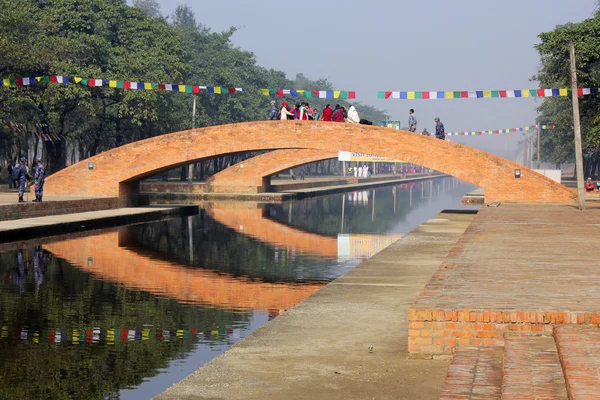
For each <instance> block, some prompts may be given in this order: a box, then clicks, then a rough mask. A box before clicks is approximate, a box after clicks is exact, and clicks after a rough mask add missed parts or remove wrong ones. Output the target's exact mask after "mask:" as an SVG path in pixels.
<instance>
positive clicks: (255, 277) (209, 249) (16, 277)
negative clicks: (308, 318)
mask: <svg viewBox="0 0 600 400" xmlns="http://www.w3.org/2000/svg"><path fill="white" fill-rule="evenodd" d="M472 189H473V186H472V185H469V184H466V183H463V182H461V181H458V180H456V179H454V178H438V179H434V180H429V181H423V182H415V183H410V184H403V185H396V186H389V187H382V188H378V189H374V190H365V191H358V192H350V193H344V194H335V195H329V196H323V197H318V198H309V199H304V200H299V201H293V202H287V203H282V204H268V205H259V204H255V203H235V202H222V203H205V204H201V205H200V207H201V208H200V211H199V213H198V214H197V215H195V216H192V217H180V218H173V219H169V220H164V221H158V222H153V223H148V224H140V225H132V226H125V227H119V228H110V229H105V230H99V231H93V232H87V233H84V234H82V233H78V234H74V235H72V236H69V237H68V238H66V239H61V240H59V241H56V240H52V239H51V238H48V240H47V242H46V243H44V244H43V245H41V246H37V247H28V248H21V249H18V250H15V251H11V252H7V253H1V254H0V323H1V331H0V398H1V399H5V398H6V399H31V398H56V399H63V398H73V399H84V398H85V399H102V398H120V399H140V398H150V397H152V396H155V395H157V394H159V393H161V392H162V391H164V390H165V389H167V388H168V387H169V386H171V385H173V384H174V383H176V382H178V381H179V380H181V379H183V378H184V377H185V376H187V375H189V374H190V373H192V372H193V371H194V370H196V369H197V368H198V367H200V366H201V365H202V364H204V363H206V362H208V361H210V360H211V359H212V358H214V357H216V356H218V355H219V354H221V353H223V352H224V351H226V350H227V349H228V348H229V347H230V346H232V345H233V344H235V343H236V342H238V341H240V340H242V339H243V338H244V337H246V336H248V335H249V334H250V333H251V332H252V331H254V330H255V329H257V328H258V327H260V326H261V325H263V324H265V323H267V322H268V321H269V320H270V319H273V318H276V317H277V316H278V315H279V314H281V313H282V312H285V311H286V310H288V309H289V308H291V307H293V306H294V305H295V304H297V303H299V302H300V301H302V300H303V299H305V298H307V297H308V296H310V295H311V294H312V293H314V292H316V291H317V290H319V289H320V288H321V287H323V286H324V285H326V284H327V283H328V282H330V281H331V280H333V279H335V278H336V277H338V276H340V275H342V274H344V273H345V272H347V271H348V270H349V269H351V268H353V267H355V266H356V265H358V264H360V262H361V261H363V260H365V259H368V258H369V257H371V256H373V255H374V254H376V253H377V252H379V251H381V250H383V249H384V248H385V247H387V246H388V245H390V244H391V243H393V242H394V241H396V240H398V239H399V238H401V237H402V235H403V234H406V233H407V232H409V231H410V230H412V229H414V228H415V227H416V226H418V225H420V224H421V223H423V222H425V221H426V220H428V219H430V218H431V217H433V216H434V215H436V214H437V213H438V212H440V211H441V210H443V209H457V208H466V207H465V206H463V205H462V203H461V198H462V196H463V195H464V194H465V193H467V192H469V191H470V190H472ZM434 245H435V243H432V246H434Z"/></svg>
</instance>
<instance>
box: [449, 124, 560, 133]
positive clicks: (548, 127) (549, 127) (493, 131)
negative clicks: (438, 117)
mask: <svg viewBox="0 0 600 400" xmlns="http://www.w3.org/2000/svg"><path fill="white" fill-rule="evenodd" d="M534 129H542V130H544V129H554V125H529V126H522V127H519V128H509V129H497V130H492V131H478V132H446V136H479V135H499V134H503V133H511V132H527V131H531V130H534Z"/></svg>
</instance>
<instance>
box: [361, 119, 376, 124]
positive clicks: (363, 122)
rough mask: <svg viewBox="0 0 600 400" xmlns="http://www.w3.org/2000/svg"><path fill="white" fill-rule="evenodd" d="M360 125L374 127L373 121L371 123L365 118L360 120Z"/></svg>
mask: <svg viewBox="0 0 600 400" xmlns="http://www.w3.org/2000/svg"><path fill="white" fill-rule="evenodd" d="M359 124H362V125H373V123H372V122H371V121H369V120H368V119H364V118H361V119H360V122H359Z"/></svg>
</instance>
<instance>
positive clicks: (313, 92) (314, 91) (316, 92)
mask: <svg viewBox="0 0 600 400" xmlns="http://www.w3.org/2000/svg"><path fill="white" fill-rule="evenodd" d="M311 92H312V94H314V95H315V96H318V95H319V91H318V90H311ZM350 93H354V92H348V98H349V99H353V98H354V97H350Z"/></svg>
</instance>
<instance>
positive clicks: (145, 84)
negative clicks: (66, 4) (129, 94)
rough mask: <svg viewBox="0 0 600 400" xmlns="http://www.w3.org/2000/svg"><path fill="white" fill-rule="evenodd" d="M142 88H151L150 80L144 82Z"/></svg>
mask: <svg viewBox="0 0 600 400" xmlns="http://www.w3.org/2000/svg"><path fill="white" fill-rule="evenodd" d="M144 90H152V82H144Z"/></svg>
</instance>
